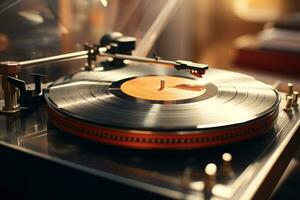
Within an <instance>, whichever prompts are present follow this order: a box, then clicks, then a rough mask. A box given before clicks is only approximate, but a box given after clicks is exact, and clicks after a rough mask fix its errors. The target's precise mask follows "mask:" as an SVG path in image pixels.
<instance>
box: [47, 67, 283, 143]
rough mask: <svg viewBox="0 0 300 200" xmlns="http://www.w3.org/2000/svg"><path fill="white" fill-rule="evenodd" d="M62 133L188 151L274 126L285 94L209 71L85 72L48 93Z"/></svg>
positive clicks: (61, 81) (63, 80) (247, 79)
mask: <svg viewBox="0 0 300 200" xmlns="http://www.w3.org/2000/svg"><path fill="white" fill-rule="evenodd" d="M45 98H46V101H47V103H48V105H49V118H50V120H51V121H52V122H53V123H54V125H56V126H57V127H58V128H60V129H62V130H63V131H66V132H69V133H72V134H75V135H77V136H80V137H84V138H87V139H92V140H95V141H99V142H101V143H106V144H111V145H118V146H123V147H130V148H148V149H186V148H188V149H189V148H200V147H207V146H215V145H220V144H227V143H232V142H236V141H240V140H245V139H248V138H251V137H254V136H256V135H260V134H262V133H265V132H266V131H267V130H269V129H270V128H272V127H273V124H274V123H275V121H276V118H277V114H278V105H279V101H280V99H279V95H278V93H277V92H276V91H275V90H274V89H272V88H271V87H270V86H268V85H265V84H264V83H262V82H259V81H257V80H255V79H253V78H252V77H249V76H246V75H243V74H239V73H233V72H228V71H223V70H217V69H210V70H208V71H207V73H206V75H205V77H204V78H203V79H197V78H195V77H193V76H191V75H190V74H185V73H180V74H179V73H178V72H177V71H176V70H174V69H172V68H164V67H161V68H159V67H158V68H157V67H153V66H151V65H147V64H138V65H137V64H131V65H129V66H128V67H124V68H120V69H116V70H110V71H101V72H95V71H92V72H86V71H85V72H79V73H77V74H74V75H72V76H67V77H63V78H61V79H59V80H57V81H56V82H54V83H53V84H52V85H51V87H50V88H49V89H48V90H47V91H46V94H45Z"/></svg>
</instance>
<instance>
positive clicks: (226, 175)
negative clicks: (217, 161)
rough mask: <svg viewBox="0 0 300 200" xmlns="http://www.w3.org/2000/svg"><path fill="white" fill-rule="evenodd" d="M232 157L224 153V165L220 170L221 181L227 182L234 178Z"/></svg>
mask: <svg viewBox="0 0 300 200" xmlns="http://www.w3.org/2000/svg"><path fill="white" fill-rule="evenodd" d="M231 161H232V155H231V154H230V153H223V155H222V165H221V169H220V176H221V179H223V180H227V179H230V178H232V177H234V171H233V169H232V166H231Z"/></svg>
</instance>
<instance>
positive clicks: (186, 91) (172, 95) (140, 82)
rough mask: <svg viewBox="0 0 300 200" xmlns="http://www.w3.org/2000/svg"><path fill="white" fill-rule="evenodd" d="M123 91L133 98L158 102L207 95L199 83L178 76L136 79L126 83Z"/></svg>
mask: <svg viewBox="0 0 300 200" xmlns="http://www.w3.org/2000/svg"><path fill="white" fill-rule="evenodd" d="M121 90H122V91H123V92H124V93H125V94H127V95H129V96H132V97H136V98H140V99H145V100H157V101H178V100H184V99H190V98H194V97H198V96H200V95H202V94H204V93H205V87H204V86H203V85H201V84H199V83H198V82H197V81H195V80H192V79H188V78H184V77H176V76H145V77H138V78H134V79H131V80H128V81H126V82H124V83H123V84H122V85H121Z"/></svg>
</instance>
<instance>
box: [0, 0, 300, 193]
mask: <svg viewBox="0 0 300 200" xmlns="http://www.w3.org/2000/svg"><path fill="white" fill-rule="evenodd" d="M299 12H300V3H299V0H185V1H184V0H119V1H118V0H39V1H35V0H1V1H0V24H1V25H0V60H1V61H3V60H18V61H20V60H28V59H35V58H40V57H44V56H51V55H56V54H59V53H65V52H71V51H75V50H82V49H83V44H84V43H85V42H89V43H98V41H99V40H100V37H101V35H103V34H104V33H106V32H109V31H120V32H122V33H124V34H125V35H129V36H134V37H136V38H137V42H138V44H137V49H136V51H135V54H137V55H142V56H147V55H148V56H151V55H152V53H153V52H156V53H157V54H158V56H160V57H162V58H164V59H172V60H177V59H184V60H191V61H194V62H199V63H206V64H208V65H210V66H211V67H217V68H223V69H229V70H233V71H239V72H242V73H246V74H249V75H252V76H254V77H255V78H257V79H259V80H262V81H264V82H266V83H268V84H270V85H273V86H274V87H276V88H277V89H279V90H281V91H285V90H286V89H287V83H288V82H293V83H294V86H295V88H296V90H300V14H299ZM62 66H66V67H65V68H62ZM81 66H83V63H82V62H81V63H77V62H76V63H74V62H68V63H63V64H61V65H55V66H48V65H45V66H39V67H37V68H28V69H27V68H25V69H23V70H22V74H23V75H24V77H25V79H28V76H26V74H28V73H31V72H39V73H45V74H47V76H48V81H53V80H54V79H56V78H58V77H61V76H63V75H65V74H68V73H72V72H75V71H78V70H79V69H80V67H81ZM289 169H291V170H288V172H287V173H286V174H294V176H285V177H288V178H287V179H286V181H283V182H281V183H284V184H283V186H282V187H281V189H280V190H279V192H278V193H277V194H276V195H275V196H274V197H273V198H274V199H276V198H277V199H280V198H281V197H285V199H297V197H299V195H300V194H299V191H297V188H296V187H297V185H299V178H300V170H299V169H300V167H299V164H298V161H297V159H296V160H294V161H293V162H292V165H291V167H290V168H289ZM295 169H296V170H295Z"/></svg>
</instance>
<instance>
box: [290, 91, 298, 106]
mask: <svg viewBox="0 0 300 200" xmlns="http://www.w3.org/2000/svg"><path fill="white" fill-rule="evenodd" d="M298 97H299V92H298V91H294V92H293V103H292V106H294V107H297V106H298Z"/></svg>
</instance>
